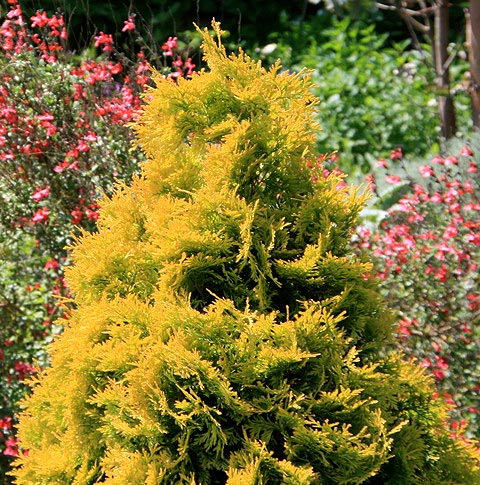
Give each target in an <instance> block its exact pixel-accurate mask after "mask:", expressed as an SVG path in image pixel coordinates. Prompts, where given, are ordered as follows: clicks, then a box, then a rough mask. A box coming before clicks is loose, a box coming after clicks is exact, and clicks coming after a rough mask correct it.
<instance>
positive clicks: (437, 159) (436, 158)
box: [432, 155, 445, 165]
mask: <svg viewBox="0 0 480 485" xmlns="http://www.w3.org/2000/svg"><path fill="white" fill-rule="evenodd" d="M432 163H433V164H437V165H443V164H444V163H445V162H444V161H443V158H442V157H441V156H440V155H435V156H434V157H433V158H432Z"/></svg>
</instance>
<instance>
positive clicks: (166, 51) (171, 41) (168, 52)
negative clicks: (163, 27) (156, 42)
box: [162, 37, 178, 57]
mask: <svg viewBox="0 0 480 485" xmlns="http://www.w3.org/2000/svg"><path fill="white" fill-rule="evenodd" d="M177 48H178V43H177V38H176V37H169V38H168V40H167V41H166V42H165V43H164V44H163V45H162V50H163V55H164V56H170V57H171V56H173V49H177Z"/></svg>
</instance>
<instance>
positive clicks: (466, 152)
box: [460, 145, 473, 157]
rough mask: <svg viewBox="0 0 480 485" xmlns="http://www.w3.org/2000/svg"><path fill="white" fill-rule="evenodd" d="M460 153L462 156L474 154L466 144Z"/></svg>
mask: <svg viewBox="0 0 480 485" xmlns="http://www.w3.org/2000/svg"><path fill="white" fill-rule="evenodd" d="M460 155H461V156H462V157H471V156H472V155H473V152H472V150H470V148H469V147H468V146H467V145H464V146H463V148H462V149H461V150H460Z"/></svg>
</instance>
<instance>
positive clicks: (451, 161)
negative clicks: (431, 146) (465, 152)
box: [445, 156, 458, 165]
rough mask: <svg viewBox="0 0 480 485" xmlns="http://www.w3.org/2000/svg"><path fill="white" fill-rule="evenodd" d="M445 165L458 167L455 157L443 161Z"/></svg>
mask: <svg viewBox="0 0 480 485" xmlns="http://www.w3.org/2000/svg"><path fill="white" fill-rule="evenodd" d="M445 165H458V158H457V157H455V156H452V157H447V158H446V159H445Z"/></svg>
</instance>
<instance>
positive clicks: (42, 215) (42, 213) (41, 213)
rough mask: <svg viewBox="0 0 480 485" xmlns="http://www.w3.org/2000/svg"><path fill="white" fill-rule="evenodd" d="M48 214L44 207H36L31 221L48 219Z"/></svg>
mask: <svg viewBox="0 0 480 485" xmlns="http://www.w3.org/2000/svg"><path fill="white" fill-rule="evenodd" d="M49 216H50V211H49V210H48V209H47V208H46V207H44V208H42V209H38V211H37V212H35V214H34V215H33V217H32V222H46V221H48V218H49Z"/></svg>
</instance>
